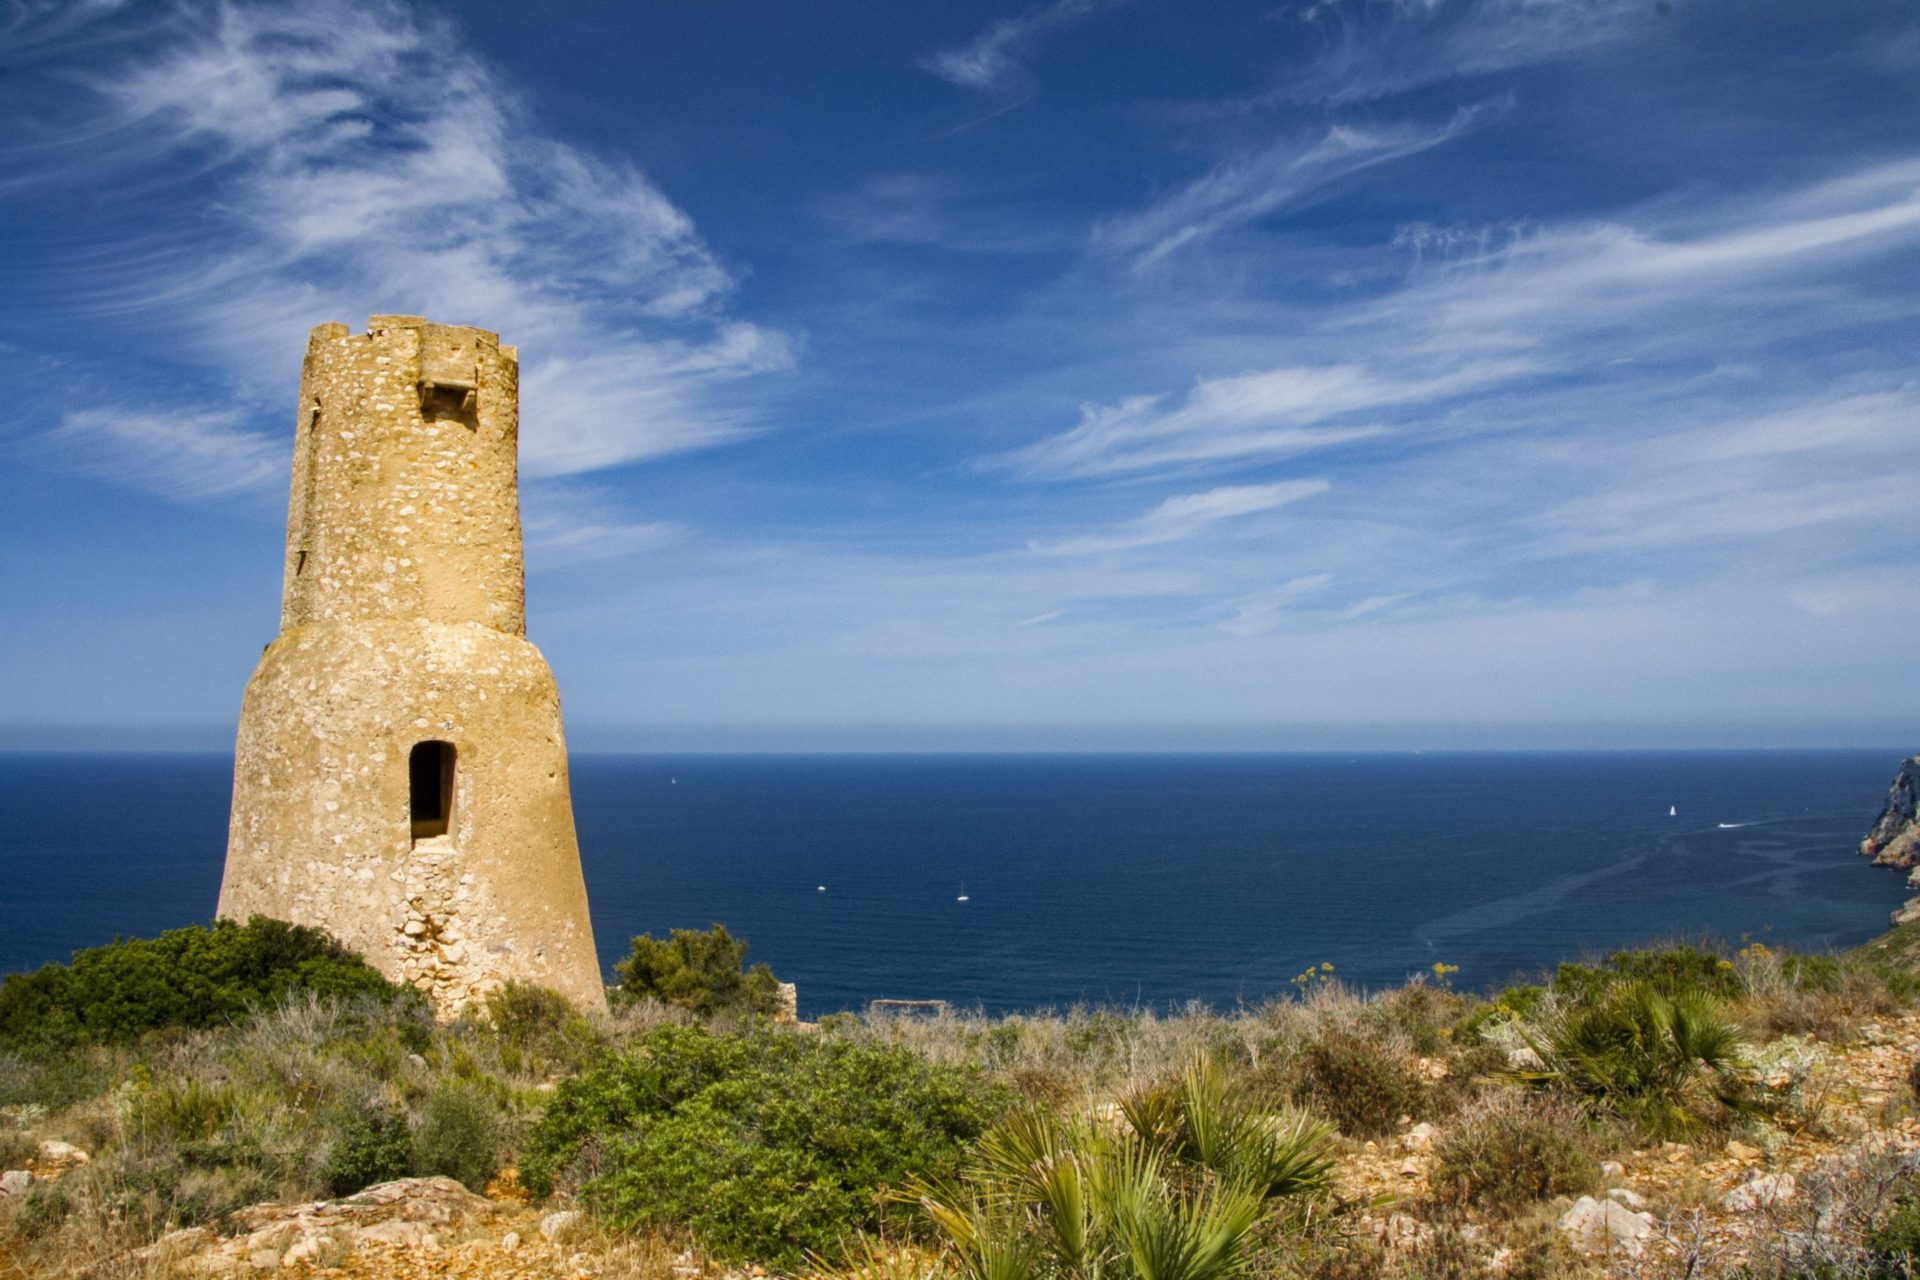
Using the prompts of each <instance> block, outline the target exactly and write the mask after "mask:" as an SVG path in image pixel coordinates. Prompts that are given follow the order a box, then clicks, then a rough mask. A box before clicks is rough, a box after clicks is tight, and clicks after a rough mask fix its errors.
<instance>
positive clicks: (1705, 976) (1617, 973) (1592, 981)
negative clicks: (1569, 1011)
mask: <svg viewBox="0 0 1920 1280" xmlns="http://www.w3.org/2000/svg"><path fill="white" fill-rule="evenodd" d="M1622 982H1637V983H1642V984H1644V985H1645V986H1647V987H1649V988H1651V989H1652V990H1654V991H1656V992H1658V993H1659V994H1660V995H1663V996H1668V997H1674V996H1682V995H1706V996H1712V997H1714V998H1716V999H1720V1000H1731V999H1733V998H1735V997H1736V996H1739V995H1741V994H1742V992H1743V990H1744V984H1743V983H1742V982H1741V980H1740V974H1739V971H1738V970H1736V969H1735V968H1734V966H1733V961H1731V960H1728V959H1726V958H1725V957H1724V956H1718V955H1715V954H1714V953H1713V952H1711V951H1707V950H1704V949H1703V948H1700V947H1694V946H1687V945H1684V944H1682V945H1679V946H1672V947H1659V948H1651V947H1650V948H1645V949H1642V950H1638V951H1616V952H1614V953H1613V954H1612V955H1610V956H1608V957H1607V963H1606V965H1605V966H1604V967H1602V968H1594V967H1592V966H1589V965H1583V964H1563V965H1561V966H1560V968H1559V969H1558V970H1557V971H1556V973H1555V975H1554V979H1553V986H1554V990H1555V991H1557V992H1559V993H1560V994H1561V995H1562V996H1563V997H1566V998H1568V999H1570V1000H1573V1001H1575V1002H1590V1001H1594V1000H1600V999H1603V998H1604V997H1605V996H1606V995H1607V993H1608V992H1609V991H1611V990H1612V989H1613V988H1614V987H1616V986H1618V985H1619V984H1621V983H1622Z"/></svg>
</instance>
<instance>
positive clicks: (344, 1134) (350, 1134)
mask: <svg viewBox="0 0 1920 1280" xmlns="http://www.w3.org/2000/svg"><path fill="white" fill-rule="evenodd" d="M335 1135H336V1136H335V1138H334V1143H333V1149H332V1150H331V1151H330V1152H328V1154H327V1162H326V1165H325V1166H324V1168H323V1169H322V1171H321V1176H322V1177H324V1178H325V1179H326V1184H327V1190H328V1192H329V1193H331V1194H333V1195H336V1196H345V1195H352V1194H353V1193H354V1192H356V1191H359V1190H361V1189H362V1188H365V1187H370V1186H372V1185H374V1184H375V1183H376V1182H388V1181H391V1180H392V1179H394V1178H404V1177H406V1176H407V1175H408V1174H409V1173H411V1172H412V1171H413V1134H412V1133H411V1132H410V1131H409V1130H408V1128H407V1113H406V1112H404V1111H402V1110H400V1109H399V1108H397V1107H391V1106H387V1105H385V1104H383V1103H374V1104H370V1105H368V1106H365V1107H362V1108H360V1109H358V1110H356V1111H353V1112H351V1113H348V1114H347V1115H345V1116H344V1117H342V1118H341V1119H340V1120H339V1121H338V1122H337V1126H336V1128H335Z"/></svg>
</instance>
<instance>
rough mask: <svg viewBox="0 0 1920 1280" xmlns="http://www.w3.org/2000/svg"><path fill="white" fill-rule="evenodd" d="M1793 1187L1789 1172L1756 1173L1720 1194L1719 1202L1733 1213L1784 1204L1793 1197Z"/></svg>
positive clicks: (1791, 1176)
mask: <svg viewBox="0 0 1920 1280" xmlns="http://www.w3.org/2000/svg"><path fill="white" fill-rule="evenodd" d="M1795 1189H1796V1188H1795V1186H1794V1180H1793V1175H1792V1174H1790V1173H1762V1174H1756V1175H1755V1176H1753V1177H1752V1178H1749V1179H1748V1180H1747V1181H1746V1182H1744V1183H1742V1184H1741V1185H1739V1186H1737V1187H1735V1188H1734V1189H1733V1190H1731V1191H1729V1192H1727V1194H1725V1195H1724V1196H1721V1197H1720V1203H1721V1205H1722V1206H1723V1207H1725V1208H1727V1209H1731V1210H1732V1211H1733V1212H1735V1213H1749V1212H1751V1211H1752V1210H1754V1209H1765V1208H1767V1207H1769V1206H1771V1205H1776V1204H1784V1203H1785V1202H1787V1201H1788V1200H1791V1199H1793V1195H1794V1191H1795Z"/></svg>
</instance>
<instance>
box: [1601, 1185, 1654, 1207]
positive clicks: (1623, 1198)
mask: <svg viewBox="0 0 1920 1280" xmlns="http://www.w3.org/2000/svg"><path fill="white" fill-rule="evenodd" d="M1607 1199H1609V1200H1611V1201H1613V1202H1614V1203H1615V1204H1623V1205H1625V1206H1627V1208H1629V1209H1632V1210H1634V1211H1635V1212H1638V1211H1640V1210H1642V1209H1644V1208H1646V1207H1647V1198H1646V1197H1645V1196H1643V1195H1641V1194H1640V1193H1639V1192H1638V1191H1634V1190H1632V1189H1630V1188H1628V1187H1608V1188H1607Z"/></svg>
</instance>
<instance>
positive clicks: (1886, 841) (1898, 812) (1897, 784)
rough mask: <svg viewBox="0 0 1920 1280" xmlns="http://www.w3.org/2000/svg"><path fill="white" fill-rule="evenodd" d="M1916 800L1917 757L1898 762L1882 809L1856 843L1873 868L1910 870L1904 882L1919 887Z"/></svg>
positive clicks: (1919, 790) (1919, 794) (1919, 785)
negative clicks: (1911, 872)
mask: <svg viewBox="0 0 1920 1280" xmlns="http://www.w3.org/2000/svg"><path fill="white" fill-rule="evenodd" d="M1916 800H1920V756H1914V757H1912V758H1910V759H1908V760H1907V761H1905V762H1904V763H1902V764H1901V766H1900V771H1899V772H1898V773H1896V774H1894V775H1893V785H1892V786H1890V787H1888V788H1887V805H1886V808H1884V809H1882V810H1881V811H1880V817H1879V819H1878V820H1877V821H1876V822H1875V823H1874V824H1873V830H1871V831H1869V832H1868V833H1867V838H1866V839H1864V840H1862V841H1861V842H1860V852H1861V854H1862V855H1864V856H1866V857H1869V858H1872V859H1873V861H1874V865H1875V866H1881V867H1897V868H1899V869H1900V870H1903V871H1908V870H1911V871H1913V872H1914V874H1913V875H1912V876H1910V877H1909V878H1908V883H1909V884H1913V885H1914V886H1915V887H1916V888H1920V814H1916V807H1915V802H1916Z"/></svg>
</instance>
